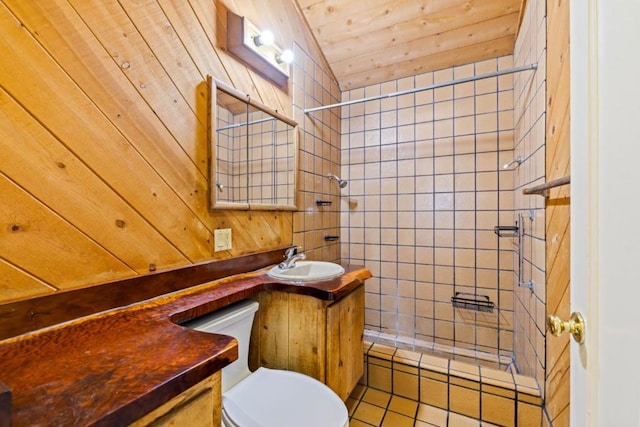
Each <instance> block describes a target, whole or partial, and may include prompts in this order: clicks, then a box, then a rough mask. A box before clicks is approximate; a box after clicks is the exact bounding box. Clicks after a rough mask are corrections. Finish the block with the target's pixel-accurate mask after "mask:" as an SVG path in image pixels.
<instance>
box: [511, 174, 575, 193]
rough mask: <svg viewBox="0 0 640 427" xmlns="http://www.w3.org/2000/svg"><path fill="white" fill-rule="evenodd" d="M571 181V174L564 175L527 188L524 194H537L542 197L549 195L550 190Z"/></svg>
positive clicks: (523, 191)
mask: <svg viewBox="0 0 640 427" xmlns="http://www.w3.org/2000/svg"><path fill="white" fill-rule="evenodd" d="M570 183H571V176H563V177H562V178H558V179H554V180H553V181H549V182H545V183H544V184H540V185H536V186H534V187H530V188H525V189H524V190H522V194H525V195H530V194H537V195H539V196H542V197H548V196H549V190H550V189H552V188H555V187H560V186H561V185H567V184H570Z"/></svg>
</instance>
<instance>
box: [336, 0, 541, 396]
mask: <svg viewBox="0 0 640 427" xmlns="http://www.w3.org/2000/svg"><path fill="white" fill-rule="evenodd" d="M545 25H546V23H545V10H544V2H529V6H528V11H527V13H526V14H525V17H524V20H523V24H522V28H521V31H520V33H519V34H520V35H519V38H518V41H517V44H516V50H515V54H514V55H513V56H504V57H500V58H497V59H488V60H485V61H481V62H478V63H475V64H468V65H463V66H459V67H453V68H450V69H444V70H439V71H436V72H429V73H422V74H417V75H415V76H413V77H409V78H403V79H397V80H392V81H389V82H386V83H383V84H376V85H371V86H367V87H364V88H359V89H354V90H351V91H346V92H343V94H342V100H343V101H349V100H354V99H363V98H370V97H376V96H377V95H380V94H387V93H392V92H400V91H405V90H409V89H413V88H418V87H425V86H429V85H433V84H436V83H442V82H448V81H452V80H457V79H462V78H465V77H471V76H478V75H481V74H486V73H491V72H495V71H501V70H506V69H510V68H514V67H519V66H524V65H529V64H532V63H537V64H538V69H537V70H536V71H525V72H521V73H516V74H509V75H503V76H499V77H492V78H487V79H481V80H476V81H472V82H467V83H461V84H456V85H452V86H447V87H442V88H438V89H434V90H427V91H421V92H416V93H412V94H406V95H401V96H397V97H392V98H383V99H378V100H373V101H367V102H364V103H357V104H352V105H349V106H345V107H342V110H341V114H342V115H341V118H342V123H341V136H342V141H341V149H342V168H341V174H342V177H343V178H345V179H347V180H348V181H349V186H348V187H347V188H345V189H344V190H343V191H342V193H341V195H342V197H341V218H340V226H341V233H340V234H341V239H342V243H343V244H342V247H341V256H342V259H343V260H348V261H349V262H351V263H356V264H364V265H366V266H367V267H368V268H369V269H371V271H372V273H373V276H374V277H373V278H372V279H370V280H368V281H367V282H366V302H365V304H366V317H365V323H366V328H367V330H368V332H369V335H370V336H371V337H373V338H374V339H375V338H376V337H383V338H385V339H387V340H388V339H391V340H392V341H393V340H395V341H396V343H398V344H399V345H400V344H405V345H406V344H408V345H409V346H414V347H416V348H419V347H421V346H424V347H428V348H434V347H435V349H438V350H442V351H451V352H454V353H455V352H460V350H461V349H467V350H472V351H473V352H476V355H477V356H478V357H480V358H485V357H488V358H489V359H490V358H491V357H492V356H493V357H495V359H496V361H497V362H499V363H500V362H502V361H504V360H505V359H504V357H500V356H505V357H506V358H507V359H509V360H510V359H512V358H513V359H514V360H515V361H516V365H517V367H518V369H519V371H520V372H521V373H523V374H525V375H529V376H532V377H534V378H536V379H537V381H538V383H539V384H544V363H545V361H544V357H545V356H544V330H545V329H544V318H545V308H544V292H545V290H544V285H545V266H544V262H545V261H544V247H545V246H544V244H545V241H544V239H545V230H544V201H543V199H542V198H541V197H539V196H523V195H522V189H524V188H526V187H530V186H532V185H536V184H539V183H542V182H544V175H545V168H544V166H545V164H544V161H545V160H544V159H545V156H544V154H545V150H544V147H545V144H544V135H545V78H544V76H545V67H544V61H545V53H546V52H545V46H546V45H545ZM519 156H520V158H521V159H522V163H521V164H518V163H517V162H516V163H512V164H511V165H510V166H509V167H507V168H505V167H504V166H505V165H506V164H508V163H509V162H512V161H513V160H515V159H516V158H518V157H519ZM516 225H518V226H519V232H520V233H522V248H521V250H522V256H523V258H522V263H521V262H520V258H519V249H518V241H519V239H518V238H517V235H516V236H514V237H498V236H497V235H496V233H495V232H494V227H495V226H516ZM521 264H522V268H521ZM530 281H532V282H533V283H534V286H533V291H531V290H530V289H529V288H527V287H526V286H518V284H519V283H521V284H523V285H524V284H527V283H529V282H530ZM456 295H461V296H464V297H469V298H471V299H474V300H477V301H479V302H482V303H485V302H486V301H488V302H489V303H490V304H494V305H495V308H494V310H493V311H492V312H488V311H477V310H470V309H465V308H456V307H454V305H453V304H452V297H453V296H456ZM465 353H466V354H468V352H465Z"/></svg>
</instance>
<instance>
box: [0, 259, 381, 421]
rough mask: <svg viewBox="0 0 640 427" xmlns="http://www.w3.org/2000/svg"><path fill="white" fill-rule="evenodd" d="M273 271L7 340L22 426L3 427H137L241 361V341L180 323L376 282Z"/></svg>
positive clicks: (15, 415)
mask: <svg viewBox="0 0 640 427" xmlns="http://www.w3.org/2000/svg"><path fill="white" fill-rule="evenodd" d="M266 272H267V269H266V268H263V269H260V270H257V271H255V272H251V273H245V274H239V275H235V276H231V277H227V278H223V279H219V280H215V281H211V282H207V283H204V284H201V285H197V286H193V287H190V288H188V289H184V290H180V291H177V292H173V293H169V294H166V295H162V296H158V297H156V298H152V299H149V300H146V301H143V302H140V303H136V304H132V305H129V306H127V307H121V308H117V309H113V310H109V311H106V312H103V313H99V314H94V315H90V316H87V317H83V318H80V319H76V320H72V321H69V322H66V323H64V324H60V325H56V326H53V327H49V328H46V329H42V330H38V331H35V332H32V333H28V334H24V335H20V336H17V337H14V338H10V339H7V340H5V341H1V342H0V366H1V367H2V368H1V370H0V382H1V383H0V391H1V389H2V387H1V386H2V383H4V384H6V386H7V387H8V388H9V389H10V390H11V393H12V405H11V415H10V417H11V423H12V424H9V423H8V422H9V420H8V419H7V418H6V417H5V418H4V419H3V417H2V415H3V412H4V415H8V414H7V413H6V412H7V411H6V410H4V411H2V410H0V425H13V426H14V427H19V426H27V425H28V426H39V425H42V426H44V425H46V426H51V425H104V426H107V425H108V426H113V425H127V424H129V423H131V422H133V421H135V420H137V419H138V418H140V417H142V416H143V415H145V414H146V413H148V412H150V411H151V410H153V409H155V408H156V407H158V406H160V405H162V404H163V403H165V402H167V401H169V400H170V399H171V398H173V397H175V396H177V395H178V394H180V393H182V392H183V391H185V390H187V389H189V388H190V387H192V386H194V385H195V384H197V383H198V382H200V381H201V380H203V379H205V378H207V377H208V376H210V375H212V374H213V373H215V372H216V371H218V370H220V369H221V368H223V367H224V366H226V365H228V364H229V363H231V362H232V361H234V360H236V359H237V357H238V349H237V343H236V341H235V340H234V339H233V338H231V337H228V336H224V335H215V334H207V333H203V332H198V331H194V330H191V329H188V328H185V327H182V326H179V325H178V323H182V322H185V321H187V320H191V319H193V318H196V317H198V316H201V315H203V314H206V313H209V312H211V311H213V310H216V309H218V308H220V307H223V306H226V305H229V304H231V303H233V302H235V301H239V300H242V299H245V298H248V297H251V296H253V295H255V294H257V293H259V292H262V291H269V290H281V291H285V292H295V293H300V294H305V295H310V296H313V297H317V298H320V299H324V300H328V301H333V300H338V299H340V298H341V297H343V296H344V295H346V294H348V293H349V292H351V291H352V290H353V289H355V288H357V287H358V286H360V285H361V284H362V283H363V282H364V280H366V279H368V278H369V277H371V273H370V272H369V270H367V269H366V268H364V267H359V266H347V267H346V272H345V274H344V275H342V276H341V277H339V278H336V279H333V280H329V281H324V282H309V283H305V284H294V283H287V282H281V281H275V280H274V279H272V278H270V277H269V276H267V274H266ZM4 396H5V397H6V394H5V395H4ZM0 409H1V408H0Z"/></svg>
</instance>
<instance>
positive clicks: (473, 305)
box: [451, 292, 496, 313]
mask: <svg viewBox="0 0 640 427" xmlns="http://www.w3.org/2000/svg"><path fill="white" fill-rule="evenodd" d="M451 304H452V305H453V306H454V307H455V308H466V309H469V310H476V311H482V312H485V313H493V309H494V308H495V306H496V305H495V304H494V303H493V302H492V301H491V300H490V299H489V297H488V296H486V295H476V294H468V293H464V292H456V293H455V295H454V296H452V297H451Z"/></svg>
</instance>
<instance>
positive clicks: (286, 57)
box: [276, 49, 293, 64]
mask: <svg viewBox="0 0 640 427" xmlns="http://www.w3.org/2000/svg"><path fill="white" fill-rule="evenodd" d="M276 62H277V63H278V64H282V63H283V62H284V63H285V64H291V63H292V62H293V52H292V51H291V50H289V49H285V50H284V52H282V53H281V54H279V55H276Z"/></svg>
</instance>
